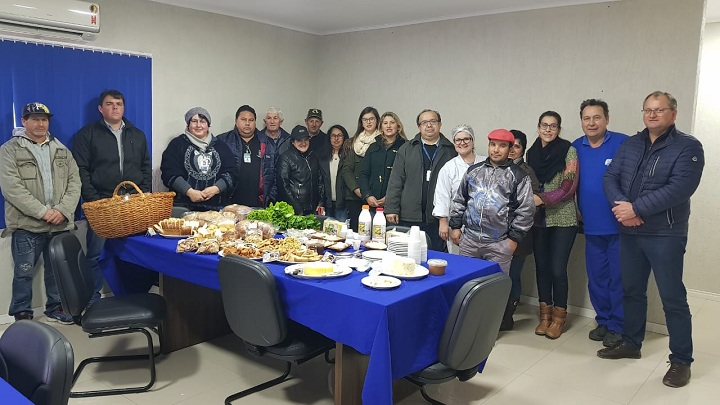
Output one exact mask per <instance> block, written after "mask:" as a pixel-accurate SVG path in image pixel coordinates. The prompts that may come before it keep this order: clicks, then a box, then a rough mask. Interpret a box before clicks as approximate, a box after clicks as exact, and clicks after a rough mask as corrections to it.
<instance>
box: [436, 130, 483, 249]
mask: <svg viewBox="0 0 720 405" xmlns="http://www.w3.org/2000/svg"><path fill="white" fill-rule="evenodd" d="M450 138H451V139H452V141H453V143H454V144H455V152H457V153H458V155H457V156H455V157H454V158H452V159H450V161H449V162H447V163H445V165H444V166H443V167H442V169H440V173H438V179H437V184H436V185H435V196H434V199H433V203H434V205H435V206H434V207H433V211H432V214H433V216H434V217H435V218H437V219H438V221H440V237H441V238H442V239H443V240H445V241H447V247H448V252H450V253H453V254H459V253H460V247H459V246H458V245H456V244H454V243H453V242H452V240H450V226H449V224H448V218H449V217H450V207H451V205H452V200H453V198H455V194H457V189H458V186H459V185H460V180H461V179H462V176H463V175H464V174H465V172H466V171H467V169H468V167H470V166H472V165H474V164H476V163H480V162H482V161H483V160H485V159H486V158H487V156H481V155H476V154H475V132H473V129H472V127H471V126H470V125H467V124H461V125H458V126H456V127H455V128H453V129H452V131H451V132H450Z"/></svg>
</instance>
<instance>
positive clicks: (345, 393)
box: [335, 343, 418, 405]
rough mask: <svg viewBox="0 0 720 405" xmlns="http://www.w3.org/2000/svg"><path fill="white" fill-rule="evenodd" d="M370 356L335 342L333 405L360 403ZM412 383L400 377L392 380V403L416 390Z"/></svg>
mask: <svg viewBox="0 0 720 405" xmlns="http://www.w3.org/2000/svg"><path fill="white" fill-rule="evenodd" d="M369 361H370V357H369V356H366V355H364V354H362V353H360V352H358V351H357V350H355V349H353V348H352V347H350V346H346V345H343V344H342V343H335V405H362V389H363V384H364V383H365V374H367V366H368V362H369ZM417 390H418V388H417V387H416V386H414V385H413V384H411V383H409V382H407V381H405V380H403V379H400V380H395V381H394V382H393V403H395V402H399V401H401V400H403V399H405V398H407V397H409V396H410V395H412V394H413V393H415V391H417Z"/></svg>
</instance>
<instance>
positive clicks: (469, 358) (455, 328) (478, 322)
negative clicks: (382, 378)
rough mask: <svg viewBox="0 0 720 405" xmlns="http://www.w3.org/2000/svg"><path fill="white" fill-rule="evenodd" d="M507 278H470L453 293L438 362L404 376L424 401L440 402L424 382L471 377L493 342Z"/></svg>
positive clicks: (500, 315)
mask: <svg viewBox="0 0 720 405" xmlns="http://www.w3.org/2000/svg"><path fill="white" fill-rule="evenodd" d="M510 285H511V282H510V278H509V277H508V276H507V275H505V274H503V273H496V274H493V275H489V276H485V277H481V278H477V279H474V280H470V281H468V282H467V283H465V284H464V285H463V286H462V288H460V291H458V293H457V294H456V295H455V300H454V301H453V304H452V307H450V313H449V314H448V318H447V320H446V321H445V328H444V329H443V333H442V335H441V336H440V342H439V344H438V362H437V363H435V364H432V365H430V366H428V367H425V368H424V369H423V370H420V371H418V372H416V373H413V374H410V375H408V376H406V377H405V379H407V380H408V381H410V382H411V383H413V384H415V385H417V386H418V387H420V393H421V394H422V396H423V398H425V400H426V401H428V402H430V403H431V404H435V405H443V403H442V402H439V401H437V400H435V399H433V398H430V397H429V396H428V395H427V393H426V392H425V385H426V384H442V383H444V382H447V381H450V380H453V379H455V378H456V377H457V378H458V379H460V380H461V381H466V380H468V379H470V378H471V377H472V376H474V375H475V374H476V373H477V367H478V365H479V364H480V363H481V362H482V361H483V360H485V359H487V358H488V356H489V355H490V351H491V350H492V348H493V346H494V345H495V340H496V339H497V335H498V329H499V328H500V321H501V320H502V316H503V312H504V311H505V305H506V304H507V296H508V294H510Z"/></svg>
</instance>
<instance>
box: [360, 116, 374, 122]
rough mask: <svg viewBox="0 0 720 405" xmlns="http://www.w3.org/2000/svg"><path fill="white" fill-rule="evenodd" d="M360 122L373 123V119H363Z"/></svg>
mask: <svg viewBox="0 0 720 405" xmlns="http://www.w3.org/2000/svg"><path fill="white" fill-rule="evenodd" d="M362 122H375V117H370V118H363V119H362Z"/></svg>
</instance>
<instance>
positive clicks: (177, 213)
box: [171, 206, 190, 218]
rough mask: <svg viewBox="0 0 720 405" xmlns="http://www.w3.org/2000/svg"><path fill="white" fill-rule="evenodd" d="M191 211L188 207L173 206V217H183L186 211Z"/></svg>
mask: <svg viewBox="0 0 720 405" xmlns="http://www.w3.org/2000/svg"><path fill="white" fill-rule="evenodd" d="M189 211H190V209H188V208H187V207H179V206H174V207H172V214H171V216H172V217H173V218H182V217H183V215H185V213H186V212H189Z"/></svg>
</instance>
